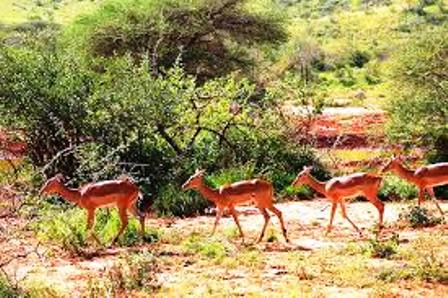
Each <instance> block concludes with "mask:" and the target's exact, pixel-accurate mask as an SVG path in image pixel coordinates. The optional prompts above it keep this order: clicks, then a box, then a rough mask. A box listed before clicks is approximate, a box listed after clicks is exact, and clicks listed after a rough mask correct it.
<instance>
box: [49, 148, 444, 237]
mask: <svg viewBox="0 0 448 298" xmlns="http://www.w3.org/2000/svg"><path fill="white" fill-rule="evenodd" d="M311 170H312V168H311V167H304V169H303V171H301V172H300V173H299V174H298V175H297V178H296V179H295V180H294V181H293V183H292V185H293V186H299V185H302V184H306V185H309V186H310V187H312V188H313V189H314V190H316V191H317V192H319V193H321V194H323V195H324V196H325V197H326V198H328V199H329V200H330V201H331V203H332V207H331V214H330V222H329V224H328V227H327V230H326V233H329V232H330V231H331V229H332V227H333V218H334V214H335V211H336V209H337V206H338V204H339V205H340V206H341V212H342V216H343V217H344V218H345V219H346V220H347V221H348V222H349V223H350V224H351V225H352V226H353V228H354V229H355V230H356V231H357V232H358V233H359V234H361V230H360V229H359V228H358V227H357V226H356V224H355V223H354V222H353V221H352V220H351V219H350V218H349V217H348V215H347V211H346V208H345V199H346V198H351V197H356V196H365V197H366V198H367V200H368V201H369V202H371V203H372V204H373V205H374V206H375V207H376V209H377V210H378V214H379V223H378V230H379V231H380V230H381V228H382V224H383V215H384V203H383V202H382V201H381V200H380V199H379V198H378V197H377V193H378V190H379V188H380V185H381V181H382V177H381V176H379V175H374V174H369V173H355V174H351V175H347V176H341V177H336V178H333V179H331V180H329V181H327V182H321V181H318V180H317V179H316V178H314V177H313V176H312V175H311ZM384 172H393V173H394V174H396V175H398V176H400V177H401V178H403V179H405V180H407V181H409V182H411V183H413V184H415V185H416V186H417V187H418V188H419V196H418V204H419V205H420V204H421V203H422V202H423V201H424V197H425V191H427V192H428V194H429V195H430V196H431V198H432V199H434V203H435V205H436V206H437V208H438V210H439V211H440V213H441V215H442V216H443V211H442V209H441V208H440V205H439V204H438V202H437V199H436V197H435V195H434V190H433V188H434V187H435V186H440V185H445V184H448V163H437V164H433V165H428V166H423V167H420V168H418V169H416V170H414V171H413V170H410V169H408V168H406V167H405V166H403V164H402V159H401V158H400V157H397V158H392V160H391V161H390V162H389V163H388V164H387V165H386V166H385V167H384V168H383V169H381V173H384ZM204 174H205V172H204V171H203V170H200V171H199V170H197V171H196V173H195V174H194V175H192V176H191V177H190V178H189V179H188V180H187V182H185V183H184V185H183V186H182V189H183V190H188V189H194V190H196V191H198V192H200V193H201V194H202V196H204V197H205V198H207V199H208V200H209V201H211V202H213V203H214V204H215V205H216V209H217V211H216V219H215V224H214V227H213V232H212V234H213V233H214V232H215V230H216V227H217V226H218V224H219V221H220V219H221V216H222V214H223V212H224V211H225V210H228V211H229V213H230V214H231V215H232V217H233V219H234V221H235V223H236V225H237V226H238V230H239V232H240V235H241V238H242V241H243V242H244V233H243V230H242V228H241V225H240V222H239V220H238V213H237V211H236V210H235V207H236V206H237V205H241V204H242V203H246V202H252V203H254V204H255V206H256V207H257V208H258V209H259V210H260V212H261V214H262V215H263V217H264V225H263V228H262V230H261V233H260V236H259V238H258V242H260V241H261V240H262V239H263V236H264V233H265V230H266V227H267V225H268V222H269V218H270V216H269V213H268V210H269V211H271V212H272V213H274V214H275V215H276V216H277V217H278V219H279V221H280V225H281V228H282V233H283V236H284V237H285V240H286V242H289V239H288V235H287V231H286V227H285V223H284V221H283V216H282V212H281V211H280V210H279V209H277V208H276V207H275V206H274V203H273V199H274V188H273V186H272V184H271V183H270V182H268V181H265V180H261V179H253V180H244V181H240V182H236V183H232V184H227V185H224V186H222V187H220V188H218V189H212V188H210V187H209V186H207V184H206V183H205V182H204ZM40 193H41V194H58V195H60V196H61V197H63V198H65V199H66V200H68V201H70V202H72V203H74V204H76V205H78V206H79V207H81V208H84V209H86V210H87V227H88V230H89V234H90V236H92V237H93V239H94V240H95V241H97V242H98V243H99V240H98V238H97V237H96V236H95V235H94V233H93V226H94V220H95V210H96V209H97V208H104V207H111V206H112V207H116V208H118V211H119V215H120V220H121V228H120V230H119V231H118V234H117V235H116V236H115V238H114V239H113V241H112V243H114V242H115V241H116V240H117V239H118V237H119V236H120V235H121V234H122V233H123V231H124V230H125V229H126V227H127V224H128V211H130V212H131V213H132V214H134V215H135V216H136V217H138V218H139V220H140V224H141V234H142V237H143V235H144V233H145V215H146V214H145V213H146V212H145V211H140V210H138V208H137V206H136V203H137V199H138V198H139V197H140V196H141V193H140V191H139V188H138V186H137V185H136V184H135V183H134V182H132V181H131V180H130V179H127V178H124V179H119V180H110V181H103V182H98V183H91V184H87V185H85V186H83V187H81V188H79V189H70V188H68V187H67V186H65V185H64V179H63V177H62V175H56V176H55V177H53V178H51V179H49V180H48V181H47V182H46V183H45V185H44V186H43V187H42V189H41V191H40Z"/></svg>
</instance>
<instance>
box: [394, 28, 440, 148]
mask: <svg viewBox="0 0 448 298" xmlns="http://www.w3.org/2000/svg"><path fill="white" fill-rule="evenodd" d="M447 34H448V26H440V27H431V28H427V29H420V30H417V31H416V32H415V34H414V35H413V41H412V42H411V43H408V44H406V45H404V46H403V47H402V50H401V51H400V52H399V54H398V56H397V57H396V59H397V62H396V65H395V66H394V81H395V82H394V87H395V88H394V95H393V98H392V99H391V100H390V103H389V106H388V110H389V113H390V115H391V119H390V123H389V127H388V136H389V137H390V138H391V139H392V140H393V141H399V142H401V143H405V144H408V145H411V144H412V145H415V144H416V143H417V144H423V145H426V146H428V147H429V148H434V149H436V150H437V151H439V152H440V153H446V150H447V149H446V148H447V147H446V146H443V145H442V144H443V142H441V141H442V140H446V139H447V138H448V128H447V126H446V119H447V115H448V109H447V107H448V105H447V104H446V98H447V97H448V84H447V80H446V76H445V75H444V74H446V73H447V71H448V59H446V53H447V51H448V41H447V38H446V36H447Z"/></svg>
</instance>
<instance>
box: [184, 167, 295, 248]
mask: <svg viewBox="0 0 448 298" xmlns="http://www.w3.org/2000/svg"><path fill="white" fill-rule="evenodd" d="M204 174H205V171H204V170H196V173H195V174H194V175H192V176H191V177H190V178H189V179H188V180H187V182H185V183H184V185H182V189H183V190H188V189H195V190H197V191H198V192H199V193H201V194H202V196H204V197H205V198H206V199H208V200H209V201H211V202H213V203H214V204H215V205H216V208H217V212H216V219H215V224H214V226H213V231H212V235H213V234H214V233H215V230H216V227H217V226H218V224H219V221H220V219H221V217H222V214H223V212H224V211H225V210H226V209H227V210H229V212H230V214H231V215H232V217H233V220H234V221H235V223H236V225H237V226H238V230H239V232H240V235H241V238H242V241H243V242H244V233H243V230H242V229H241V225H240V222H239V220H238V214H237V212H236V210H235V206H237V205H240V204H243V203H245V202H253V203H255V205H256V207H257V208H258V209H259V210H260V212H261V214H262V215H263V217H264V225H263V229H262V230H261V234H260V237H259V238H258V242H260V241H261V240H262V239H263V236H264V233H265V230H266V227H267V225H268V222H269V218H270V216H269V214H268V212H267V210H270V211H272V212H273V213H274V214H275V215H276V216H277V217H278V219H279V220H280V225H281V228H282V232H283V236H284V237H285V240H286V242H289V239H288V236H287V233H286V228H285V224H284V222H283V216H282V212H281V211H280V210H278V209H277V208H276V207H275V206H274V204H273V197H274V188H273V187H272V184H271V183H270V182H267V181H264V180H261V179H253V180H244V181H239V182H236V183H232V184H227V185H224V186H222V187H220V188H219V189H212V188H210V187H209V186H207V185H206V184H205V182H204Z"/></svg>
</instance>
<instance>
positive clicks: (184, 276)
mask: <svg viewBox="0 0 448 298" xmlns="http://www.w3.org/2000/svg"><path fill="white" fill-rule="evenodd" d="M328 206H329V202H328V201H327V200H325V199H316V200H313V201H300V202H288V203H281V204H278V207H279V209H280V210H281V211H282V212H283V214H284V218H285V220H286V223H287V228H288V233H289V237H290V239H291V243H290V244H287V243H285V241H284V239H283V237H282V236H281V233H280V228H279V223H278V220H277V219H276V218H274V217H271V219H272V220H271V223H270V225H269V228H268V233H267V236H266V237H265V240H264V241H263V242H262V243H260V244H256V243H254V242H255V240H256V238H257V236H258V233H259V231H260V229H261V227H262V223H263V219H262V216H261V215H260V214H259V213H258V212H257V210H256V209H255V208H253V207H250V206H247V207H241V208H239V211H240V221H241V224H242V227H243V230H244V231H245V233H246V243H245V244H242V243H241V240H240V239H239V237H238V234H237V230H236V226H235V224H234V222H233V220H232V218H231V217H228V216H226V217H224V218H223V219H222V221H221V224H220V226H219V228H218V230H217V232H216V235H215V236H214V237H213V238H211V237H210V236H209V233H210V231H211V229H212V226H213V222H214V217H213V215H210V216H199V217H194V218H187V219H179V218H166V219H150V220H149V222H148V223H147V224H148V227H157V228H159V229H161V230H162V231H163V233H164V235H166V236H162V240H161V241H159V242H158V243H155V244H146V245H140V246H137V247H133V248H107V249H101V250H100V251H99V252H98V255H97V256H94V257H92V258H90V259H86V258H81V257H73V256H70V255H69V254H68V253H66V252H64V251H61V250H59V249H57V248H54V247H53V248H50V247H46V246H44V245H39V246H38V247H37V248H36V245H37V240H36V238H35V235H33V233H32V232H30V231H27V229H26V228H25V227H24V226H23V222H22V221H21V220H19V219H14V218H3V219H1V221H0V231H1V232H2V233H0V237H2V236H1V234H3V235H7V234H9V237H2V238H3V239H0V240H1V243H2V245H1V247H0V253H1V254H0V255H1V257H0V262H4V261H5V260H7V259H9V258H11V257H16V256H24V255H26V254H28V255H27V256H26V257H19V258H16V259H15V260H14V261H12V262H11V263H10V264H9V265H8V266H6V267H5V269H6V271H7V272H8V273H9V274H10V276H13V277H14V278H15V279H16V280H17V281H18V282H26V281H29V280H34V281H35V280H44V281H45V283H46V284H49V285H51V287H55V288H57V289H58V290H59V293H63V294H64V295H66V296H71V297H81V296H83V295H85V294H86V290H87V284H88V281H89V279H91V278H92V277H99V276H101V275H102V274H103V273H104V272H106V271H107V269H108V268H110V267H111V266H112V265H113V264H114V262H115V261H116V260H117V259H118V258H119V257H120V255H123V254H129V253H131V252H137V251H149V252H152V253H154V254H155V255H156V256H157V257H158V258H160V259H161V260H163V261H162V264H163V265H161V266H160V270H159V272H158V273H156V274H157V279H158V280H159V283H160V289H159V291H158V293H159V295H160V296H163V297H164V296H171V297H182V296H189V295H194V296H209V294H210V295H212V296H216V297H219V296H247V295H252V296H265V295H268V296H283V295H285V293H288V296H291V295H292V296H299V297H302V296H303V297H315V296H317V297H336V296H341V295H343V296H344V297H371V296H372V295H373V296H376V294H378V293H379V292H378V291H379V289H378V287H377V286H376V285H375V287H373V288H372V287H369V286H368V283H367V284H366V286H359V285H356V284H354V285H351V286H350V280H351V279H353V278H352V277H351V275H350V276H348V277H347V278H348V281H347V283H345V282H344V280H342V281H339V282H331V281H325V280H320V279H319V277H318V276H317V277H315V278H313V279H309V278H306V274H308V273H306V272H305V273H303V274H302V273H301V271H300V270H302V271H306V270H307V267H306V264H307V263H306V262H305V263H304V264H305V267H303V268H301V269H297V266H296V267H295V265H294V264H295V262H297V260H302V261H301V262H304V260H306V258H310V260H312V259H313V258H316V256H317V257H318V259H316V260H326V261H328V260H334V258H336V259H337V256H332V255H327V254H333V253H334V252H338V249H345V248H347V247H349V246H350V245H357V244H362V243H367V240H368V239H371V238H372V237H374V235H373V233H372V231H373V229H372V227H373V226H374V225H375V224H376V223H377V219H378V214H377V211H376V210H375V209H374V207H373V206H372V205H371V204H369V203H366V202H353V203H350V204H349V205H348V214H349V216H350V217H351V219H352V220H353V221H354V222H355V223H357V224H358V226H359V227H360V228H362V230H363V232H364V235H363V237H359V236H358V234H357V233H355V231H354V230H353V229H352V228H351V226H350V225H349V224H348V223H347V222H346V221H344V220H343V219H342V217H341V215H340V213H339V211H338V213H337V215H336V217H335V222H334V230H333V232H332V233H331V234H330V235H328V236H325V227H326V225H327V223H328V219H329V213H330V208H328ZM404 207H405V205H404V204H400V203H388V204H386V209H385V223H386V228H385V229H384V231H383V233H382V235H381V237H382V238H390V237H391V236H392V234H393V233H398V234H399V239H400V242H403V243H407V242H409V241H412V240H413V239H416V238H418V237H420V236H421V235H423V234H437V235H441V237H443V241H447V240H448V225H447V224H442V225H438V226H436V227H432V228H425V229H410V228H406V229H397V228H391V226H393V223H394V222H395V221H396V220H397V219H398V216H399V213H400V212H401V211H402V209H403V208H404ZM442 208H443V209H444V210H445V211H448V202H444V203H442ZM14 231H16V232H14ZM195 233H196V234H199V235H202V236H201V237H203V238H202V239H203V241H206V239H209V238H210V239H215V240H214V241H218V242H219V241H225V242H226V243H227V244H226V245H228V246H230V251H231V253H230V254H228V256H227V257H226V258H225V259H224V261H220V262H216V261H213V260H207V259H205V260H204V258H198V257H197V256H195V255H194V254H188V253H185V251H184V250H183V249H182V245H181V243H182V241H183V240H185V239H187V238H188V237H189V236H190V235H192V234H195ZM269 235H271V236H272V235H275V238H274V239H270V240H272V242H268V241H267V238H269ZM164 238H165V240H164ZM169 238H177V240H169ZM167 239H168V240H167ZM443 249H444V250H448V247H447V246H446V245H445V246H443ZM32 251H34V253H30V252H32ZM243 258H244V260H243ZM232 259H236V260H238V262H237V263H231V262H233V260H232ZM248 260H249V261H248ZM250 260H252V261H250ZM363 260H364V259H363ZM444 261H445V266H448V263H447V260H446V259H445V260H444ZM251 262H252V263H251ZM391 262H392V263H391ZM388 263H391V264H392V265H393V266H395V264H394V263H393V261H390V260H386V259H376V258H368V265H369V266H373V267H378V266H380V267H381V266H383V265H387V264H388ZM310 266H313V262H312V261H310ZM324 269H325V268H324ZM298 270H299V271H298ZM355 271H356V268H355ZM302 275H305V277H303V276H302ZM353 282H357V279H354V280H353ZM359 282H363V279H360V281H359ZM285 289H288V291H289V292H285ZM380 290H381V289H380ZM387 293H389V294H390V293H394V294H393V295H392V294H390V295H391V296H387V295H386V296H387V297H419V296H420V297H443V296H445V297H448V285H446V284H445V285H443V284H437V283H426V282H420V283H418V284H416V283H408V282H400V283H399V284H397V285H396V286H395V289H394V287H392V288H388V290H387ZM389 294H388V295H389Z"/></svg>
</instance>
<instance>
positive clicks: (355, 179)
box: [292, 167, 384, 235]
mask: <svg viewBox="0 0 448 298" xmlns="http://www.w3.org/2000/svg"><path fill="white" fill-rule="evenodd" d="M311 169H312V167H304V168H303V171H301V172H300V173H299V174H298V175H297V178H296V179H295V180H294V181H293V183H292V185H293V186H299V185H302V184H307V185H309V186H311V187H312V188H313V189H314V190H316V191H317V192H319V193H321V194H323V195H324V196H325V197H326V198H328V199H329V200H330V201H331V203H332V206H331V214H330V223H329V224H328V227H327V231H326V234H328V233H330V232H331V230H332V229H333V219H334V214H335V212H336V209H337V206H338V204H339V205H340V206H341V212H342V217H344V218H345V219H346V220H347V221H348V222H349V223H350V224H351V225H352V226H353V228H354V229H355V230H356V231H357V232H358V233H359V234H360V235H362V232H361V230H360V229H359V228H358V227H357V226H356V224H355V223H354V222H353V221H352V220H351V219H350V218H349V217H348V215H347V210H346V208H345V199H346V198H350V197H356V196H359V195H362V196H365V197H366V198H367V200H369V202H371V203H372V204H373V205H374V206H375V207H376V209H377V210H378V213H379V226H378V229H379V230H381V227H382V225H383V214H384V203H383V202H381V200H380V199H378V197H377V193H378V190H379V188H380V185H381V180H382V178H381V177H380V176H376V175H373V174H368V173H356V174H351V175H347V176H341V177H336V178H333V179H331V180H329V181H327V182H321V181H318V180H317V179H316V178H314V177H313V176H312V175H311Z"/></svg>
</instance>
